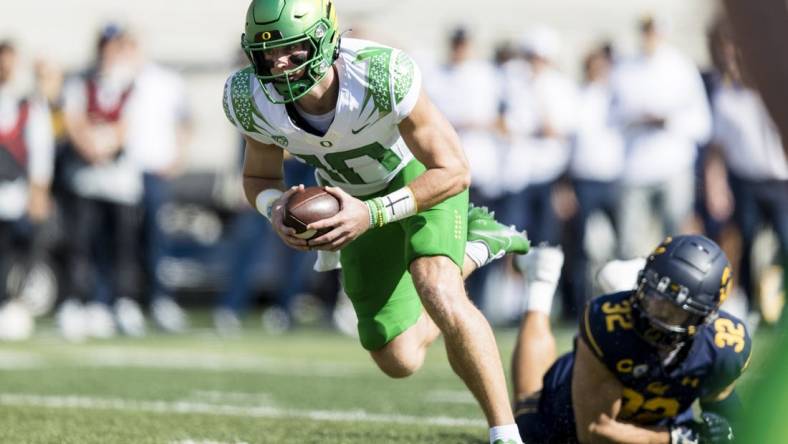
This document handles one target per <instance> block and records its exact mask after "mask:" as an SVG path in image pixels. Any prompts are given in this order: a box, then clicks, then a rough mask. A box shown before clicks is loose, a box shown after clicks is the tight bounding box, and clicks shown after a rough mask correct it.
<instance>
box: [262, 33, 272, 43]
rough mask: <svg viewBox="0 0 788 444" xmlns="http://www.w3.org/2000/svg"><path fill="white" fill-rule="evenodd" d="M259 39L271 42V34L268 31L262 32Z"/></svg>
mask: <svg viewBox="0 0 788 444" xmlns="http://www.w3.org/2000/svg"><path fill="white" fill-rule="evenodd" d="M260 38H261V39H263V41H266V42H267V41H269V40H271V33H270V32H269V31H263V32H261V33H260Z"/></svg>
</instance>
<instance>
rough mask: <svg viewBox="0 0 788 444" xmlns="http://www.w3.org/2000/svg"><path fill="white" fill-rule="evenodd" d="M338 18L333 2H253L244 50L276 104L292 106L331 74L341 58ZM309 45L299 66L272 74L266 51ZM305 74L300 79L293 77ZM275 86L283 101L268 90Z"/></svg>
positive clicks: (248, 18) (247, 19) (264, 88)
mask: <svg viewBox="0 0 788 444" xmlns="http://www.w3.org/2000/svg"><path fill="white" fill-rule="evenodd" d="M339 37H340V35H339V32H337V16H336V11H335V10H334V5H333V2H332V0H252V3H251V4H250V5H249V10H248V11H247V13H246V28H245V32H244V34H243V35H242V36H241V47H242V48H243V50H244V52H245V53H246V56H247V57H249V60H250V61H251V62H252V66H253V67H254V71H255V75H256V76H257V79H258V80H259V81H260V83H261V84H262V86H263V88H262V89H263V91H264V92H265V95H266V97H268V100H270V101H271V102H273V103H289V102H294V101H296V100H298V99H299V98H301V97H303V96H304V95H305V94H306V93H307V92H309V90H310V89H312V88H313V87H314V86H315V85H316V84H317V83H318V82H320V80H322V79H323V77H325V75H326V73H328V70H329V68H330V67H331V65H332V64H333V63H334V60H336V58H337V57H338V56H339ZM302 42H304V43H306V46H307V48H308V54H309V55H308V56H307V58H306V60H305V61H303V62H302V61H301V60H299V61H298V62H299V64H298V66H297V67H295V68H293V69H290V70H287V71H285V72H283V73H281V74H277V75H273V74H271V70H270V66H269V63H266V61H265V59H264V57H263V54H264V53H265V51H266V50H270V49H273V48H281V47H285V46H290V45H295V44H298V43H302ZM301 70H303V71H304V74H303V75H301V76H300V77H299V78H297V79H292V75H293V74H294V73H296V72H298V71H301ZM267 83H272V84H273V86H274V88H275V89H276V91H277V92H278V93H279V94H280V95H281V96H282V99H278V98H276V97H273V95H272V94H271V93H270V92H269V90H268V88H267V87H266V84H267Z"/></svg>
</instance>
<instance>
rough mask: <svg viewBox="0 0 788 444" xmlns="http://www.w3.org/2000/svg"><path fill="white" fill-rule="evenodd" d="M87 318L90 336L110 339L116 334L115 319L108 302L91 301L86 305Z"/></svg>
mask: <svg viewBox="0 0 788 444" xmlns="http://www.w3.org/2000/svg"><path fill="white" fill-rule="evenodd" d="M85 319H86V321H87V323H86V325H87V334H88V336H91V337H94V338H99V339H108V338H111V337H114V336H115V333H116V332H117V330H116V329H115V319H113V317H112V311H111V310H110V309H109V306H107V304H102V303H100V302H91V303H89V304H87V305H86V306H85Z"/></svg>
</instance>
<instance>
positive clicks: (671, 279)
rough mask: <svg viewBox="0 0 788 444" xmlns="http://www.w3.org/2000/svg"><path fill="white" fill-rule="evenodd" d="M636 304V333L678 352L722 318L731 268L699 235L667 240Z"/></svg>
mask: <svg viewBox="0 0 788 444" xmlns="http://www.w3.org/2000/svg"><path fill="white" fill-rule="evenodd" d="M638 282H639V284H638V288H637V291H636V292H635V294H634V296H633V298H632V307H633V321H634V329H635V332H636V333H638V334H639V335H640V336H641V337H642V338H643V339H644V340H646V341H647V342H649V343H651V344H652V345H655V346H657V347H660V348H663V349H673V348H675V347H677V346H679V345H680V344H683V343H685V342H687V341H689V340H691V338H692V337H693V336H694V335H695V333H696V332H697V330H698V328H700V327H701V326H702V325H703V324H704V323H707V322H710V321H712V320H713V319H715V318H716V316H717V310H718V309H719V306H720V304H721V303H722V301H724V300H725V298H726V297H727V295H728V293H729V291H730V288H731V286H732V282H731V279H730V263H729V262H728V259H727V258H726V257H725V254H724V253H723V252H722V250H720V248H719V246H717V245H716V244H715V243H714V242H712V241H711V240H709V239H707V238H705V237H703V236H696V235H689V236H677V237H676V238H675V239H673V238H670V237H669V238H667V239H666V240H665V241H664V242H663V243H662V244H661V245H660V246H659V247H657V249H656V250H655V251H654V253H652V255H651V256H649V258H648V260H647V262H646V266H645V268H644V269H643V270H642V271H641V272H640V275H639V278H638Z"/></svg>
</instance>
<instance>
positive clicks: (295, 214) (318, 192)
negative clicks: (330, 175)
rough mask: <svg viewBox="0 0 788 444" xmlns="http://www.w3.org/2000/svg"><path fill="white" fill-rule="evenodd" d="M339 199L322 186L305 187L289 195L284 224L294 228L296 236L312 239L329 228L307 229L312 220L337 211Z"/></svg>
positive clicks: (331, 214) (329, 215)
mask: <svg viewBox="0 0 788 444" xmlns="http://www.w3.org/2000/svg"><path fill="white" fill-rule="evenodd" d="M339 210H340V208H339V201H338V200H337V199H336V197H334V196H333V195H332V194H331V193H329V192H328V191H326V190H325V189H323V187H306V188H304V190H303V191H298V192H296V193H294V194H293V195H292V196H290V199H288V200H287V204H286V205H285V214H284V224H285V225H286V226H288V227H290V228H293V229H295V231H296V237H299V238H301V239H313V238H315V237H318V236H321V235H323V234H325V233H327V232H328V231H329V230H330V228H324V229H322V230H319V231H316V230H307V229H306V226H307V225H309V224H311V223H312V222H317V221H319V220H322V219H326V218H329V217H331V216H333V215H335V214H337V213H338V212H339Z"/></svg>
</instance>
